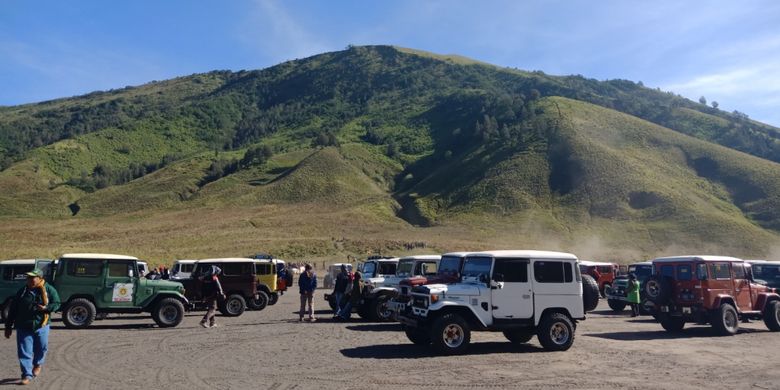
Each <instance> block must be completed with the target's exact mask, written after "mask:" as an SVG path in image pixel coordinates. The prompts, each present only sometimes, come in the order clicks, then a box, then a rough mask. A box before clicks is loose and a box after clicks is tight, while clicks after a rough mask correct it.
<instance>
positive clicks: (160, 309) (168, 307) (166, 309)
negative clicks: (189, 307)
mask: <svg viewBox="0 0 780 390" xmlns="http://www.w3.org/2000/svg"><path fill="white" fill-rule="evenodd" d="M152 319H153V320H154V322H155V323H157V326H159V327H161V328H173V327H175V326H177V325H179V324H180V323H181V321H182V320H183V319H184V304H182V303H181V301H179V300H178V299H176V298H163V299H161V300H160V301H159V302H157V304H156V305H154V308H153V309H152Z"/></svg>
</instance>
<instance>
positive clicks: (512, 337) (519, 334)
mask: <svg viewBox="0 0 780 390" xmlns="http://www.w3.org/2000/svg"><path fill="white" fill-rule="evenodd" d="M534 336H536V333H535V332H534V331H533V330H528V329H520V330H505V331H504V337H506V339H507V340H509V341H510V342H511V343H512V344H525V343H527V342H529V341H531V339H532V338H534Z"/></svg>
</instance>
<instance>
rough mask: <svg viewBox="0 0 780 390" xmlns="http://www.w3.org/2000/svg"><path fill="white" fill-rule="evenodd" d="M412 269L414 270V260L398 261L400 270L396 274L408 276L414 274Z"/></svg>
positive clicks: (403, 276)
mask: <svg viewBox="0 0 780 390" xmlns="http://www.w3.org/2000/svg"><path fill="white" fill-rule="evenodd" d="M412 270H414V260H402V261H401V262H399V263H398V271H397V272H396V274H395V275H396V276H400V277H402V278H407V277H409V276H412ZM380 273H381V272H380Z"/></svg>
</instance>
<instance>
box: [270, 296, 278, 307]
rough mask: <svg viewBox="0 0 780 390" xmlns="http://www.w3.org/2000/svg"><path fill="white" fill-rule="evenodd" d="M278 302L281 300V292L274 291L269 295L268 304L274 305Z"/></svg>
mask: <svg viewBox="0 0 780 390" xmlns="http://www.w3.org/2000/svg"><path fill="white" fill-rule="evenodd" d="M276 302H279V294H278V293H273V294H271V295H269V296H268V304H269V305H271V306H273V305H275V304H276Z"/></svg>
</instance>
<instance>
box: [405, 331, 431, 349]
mask: <svg viewBox="0 0 780 390" xmlns="http://www.w3.org/2000/svg"><path fill="white" fill-rule="evenodd" d="M404 333H406V338H408V339H409V341H411V342H412V343H413V344H414V345H430V344H431V334H430V333H429V332H427V331H426V330H425V329H420V328H412V327H409V326H407V327H404Z"/></svg>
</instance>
